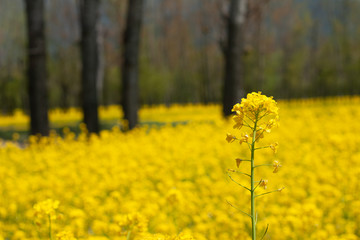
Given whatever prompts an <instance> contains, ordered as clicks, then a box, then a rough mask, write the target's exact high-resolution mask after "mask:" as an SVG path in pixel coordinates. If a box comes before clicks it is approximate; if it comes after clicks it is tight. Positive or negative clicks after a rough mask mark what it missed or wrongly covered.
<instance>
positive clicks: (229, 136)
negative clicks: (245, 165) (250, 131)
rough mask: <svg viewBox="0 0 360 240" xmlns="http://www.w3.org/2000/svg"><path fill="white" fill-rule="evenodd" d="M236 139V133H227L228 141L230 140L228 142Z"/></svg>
mask: <svg viewBox="0 0 360 240" xmlns="http://www.w3.org/2000/svg"><path fill="white" fill-rule="evenodd" d="M235 140H236V137H235V136H234V135H232V134H230V133H227V134H226V141H227V142H228V143H232V142H233V141H235Z"/></svg>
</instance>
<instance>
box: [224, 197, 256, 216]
mask: <svg viewBox="0 0 360 240" xmlns="http://www.w3.org/2000/svg"><path fill="white" fill-rule="evenodd" d="M226 202H227V203H228V204H229V205H230V206H231V207H233V208H235V209H236V210H238V211H239V212H241V213H243V214H245V215H247V216H248V217H250V218H252V217H251V215H250V214H248V213H246V212H244V211H242V210H240V209H239V208H237V207H235V206H234V205H232V204H231V203H230V202H229V201H228V200H226Z"/></svg>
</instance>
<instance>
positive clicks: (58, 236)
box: [56, 231, 76, 240]
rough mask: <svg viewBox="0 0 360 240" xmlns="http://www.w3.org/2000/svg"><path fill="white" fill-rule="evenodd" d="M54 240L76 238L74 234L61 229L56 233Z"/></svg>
mask: <svg viewBox="0 0 360 240" xmlns="http://www.w3.org/2000/svg"><path fill="white" fill-rule="evenodd" d="M56 240H76V238H74V235H73V234H72V233H71V232H69V231H62V232H59V233H58V234H56Z"/></svg>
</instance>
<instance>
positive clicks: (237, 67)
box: [223, 0, 248, 116]
mask: <svg viewBox="0 0 360 240" xmlns="http://www.w3.org/2000/svg"><path fill="white" fill-rule="evenodd" d="M247 4H248V0H231V2H230V6H229V7H230V9H229V16H228V22H227V44H226V49H225V77H224V88H223V115H224V116H229V115H231V109H232V107H233V105H234V104H235V103H237V102H240V100H241V98H242V97H243V96H244V90H243V86H244V84H243V75H244V69H243V53H244V32H245V31H244V27H245V20H246V14H247Z"/></svg>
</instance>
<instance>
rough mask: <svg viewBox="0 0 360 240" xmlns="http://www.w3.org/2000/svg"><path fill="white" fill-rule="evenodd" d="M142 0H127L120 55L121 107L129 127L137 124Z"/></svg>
mask: <svg viewBox="0 0 360 240" xmlns="http://www.w3.org/2000/svg"><path fill="white" fill-rule="evenodd" d="M143 5H144V1H143V0H129V1H128V9H127V19H126V28H125V33H124V39H123V40H124V46H123V47H124V48H123V57H122V107H123V110H124V118H125V119H126V120H127V121H128V124H129V129H132V128H134V127H135V126H136V125H137V124H138V108H139V80H138V78H139V45H140V31H141V22H142V15H143Z"/></svg>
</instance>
